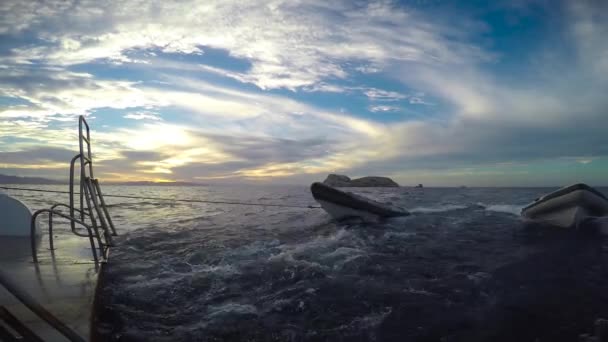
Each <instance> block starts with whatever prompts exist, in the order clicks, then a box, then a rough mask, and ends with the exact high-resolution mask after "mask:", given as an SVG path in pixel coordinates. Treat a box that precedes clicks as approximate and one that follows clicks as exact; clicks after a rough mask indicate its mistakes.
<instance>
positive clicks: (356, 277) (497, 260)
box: [100, 186, 608, 341]
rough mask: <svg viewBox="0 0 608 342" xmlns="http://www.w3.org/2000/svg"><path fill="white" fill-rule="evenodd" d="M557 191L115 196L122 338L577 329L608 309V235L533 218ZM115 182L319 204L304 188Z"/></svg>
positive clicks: (448, 337) (113, 332)
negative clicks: (525, 217)
mask: <svg viewBox="0 0 608 342" xmlns="http://www.w3.org/2000/svg"><path fill="white" fill-rule="evenodd" d="M550 190H551V189H530V188H519V189H518V188H515V189H504V188H501V189H491V188H464V189H454V188H452V189H447V188H446V189H440V188H425V189H406V188H399V189H389V188H387V189H370V188H367V189H354V191H355V192H357V193H359V194H362V195H366V196H370V197H372V198H374V199H377V200H380V201H384V202H391V203H392V204H394V205H397V206H401V207H404V208H407V209H410V210H411V211H412V212H413V215H412V216H409V217H403V218H395V219H389V220H379V221H375V222H364V221H361V220H357V219H352V220H347V221H343V222H335V221H333V220H332V219H331V218H330V217H329V216H328V215H327V214H326V213H325V212H324V211H322V210H319V209H315V210H306V209H283V208H270V207H268V208H263V207H239V206H228V205H224V206H218V205H205V204H193V203H186V204H180V203H167V202H154V201H143V202H142V201H136V200H128V201H116V200H114V199H109V201H110V202H111V203H112V207H111V210H112V214H113V215H114V216H115V221H116V222H118V226H119V229H120V230H121V231H122V232H123V233H122V235H121V237H120V239H119V241H118V246H117V247H116V248H114V249H113V250H112V255H111V260H110V264H109V267H108V268H107V274H106V276H105V283H104V287H103V289H102V301H101V310H100V313H101V315H100V320H101V322H100V323H101V324H100V326H101V327H102V330H103V333H104V334H105V337H106V338H107V339H109V340H117V341H576V340H577V337H578V335H579V334H581V333H587V332H590V331H591V330H592V328H593V321H594V320H595V319H596V318H599V317H608V305H607V304H608V291H606V289H608V266H607V265H608V263H607V261H608V259H607V258H608V247H607V246H608V245H606V246H605V245H604V242H603V240H602V239H601V238H600V237H598V236H595V235H593V234H581V233H573V232H569V231H558V230H555V229H545V228H542V229H541V228H538V229H534V228H533V229H529V228H528V229H524V227H523V224H522V222H521V221H520V219H519V217H518V215H517V213H518V212H519V209H520V208H521V207H522V206H524V205H525V204H527V203H528V202H530V201H531V200H533V199H534V198H536V197H538V196H539V195H541V194H543V193H546V192H547V191H550ZM604 191H605V190H604ZM106 192H107V193H123V194H134V193H136V194H145V195H147V196H157V195H161V196H164V197H167V196H173V197H175V198H201V199H213V200H241V201H252V202H253V201H255V202H266V203H286V204H301V205H309V204H314V201H313V199H312V197H311V196H310V193H309V192H308V189H307V188H306V187H278V186H270V187H253V186H249V187H236V186H234V187H219V186H214V187H197V188H186V187H176V188H164V187H159V188H154V187H146V188H143V187H132V188H129V187H122V188H119V187H116V188H113V187H106Z"/></svg>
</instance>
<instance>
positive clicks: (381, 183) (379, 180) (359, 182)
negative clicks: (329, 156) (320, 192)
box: [323, 174, 399, 188]
mask: <svg viewBox="0 0 608 342" xmlns="http://www.w3.org/2000/svg"><path fill="white" fill-rule="evenodd" d="M323 184H325V185H329V186H333V187H362V188H363V187H391V188H396V187H399V184H397V183H396V182H395V181H393V180H392V179H390V178H388V177H375V176H369V177H362V178H357V179H350V178H349V177H348V176H344V175H336V174H330V175H329V176H327V178H326V179H325V180H324V181H323Z"/></svg>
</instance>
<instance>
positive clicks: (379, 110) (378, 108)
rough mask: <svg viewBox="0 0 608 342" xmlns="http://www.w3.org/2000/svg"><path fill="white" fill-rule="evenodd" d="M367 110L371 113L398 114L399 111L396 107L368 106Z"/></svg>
mask: <svg viewBox="0 0 608 342" xmlns="http://www.w3.org/2000/svg"><path fill="white" fill-rule="evenodd" d="M368 109H369V111H370V112H372V113H386V112H398V111H400V110H401V108H399V107H396V106H370V107H369V108H368Z"/></svg>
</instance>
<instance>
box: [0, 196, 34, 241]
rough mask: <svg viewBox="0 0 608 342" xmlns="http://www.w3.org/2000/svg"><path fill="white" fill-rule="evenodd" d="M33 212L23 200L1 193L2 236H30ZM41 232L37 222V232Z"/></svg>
mask: <svg viewBox="0 0 608 342" xmlns="http://www.w3.org/2000/svg"><path fill="white" fill-rule="evenodd" d="M31 221H32V212H31V211H30V209H29V208H28V207H27V206H26V205H25V204H23V202H21V201H19V200H18V199H15V198H13V197H10V196H9V195H6V194H3V193H0V236H13V237H29V236H30V234H31ZM38 233H39V228H38V224H37V223H36V234H38Z"/></svg>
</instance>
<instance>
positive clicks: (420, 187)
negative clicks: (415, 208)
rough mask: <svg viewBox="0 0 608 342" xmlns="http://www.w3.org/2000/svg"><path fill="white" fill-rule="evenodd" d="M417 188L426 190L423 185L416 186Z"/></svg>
mask: <svg viewBox="0 0 608 342" xmlns="http://www.w3.org/2000/svg"><path fill="white" fill-rule="evenodd" d="M415 188H419V189H422V188H424V186H423V185H422V184H418V185H416V186H415Z"/></svg>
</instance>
